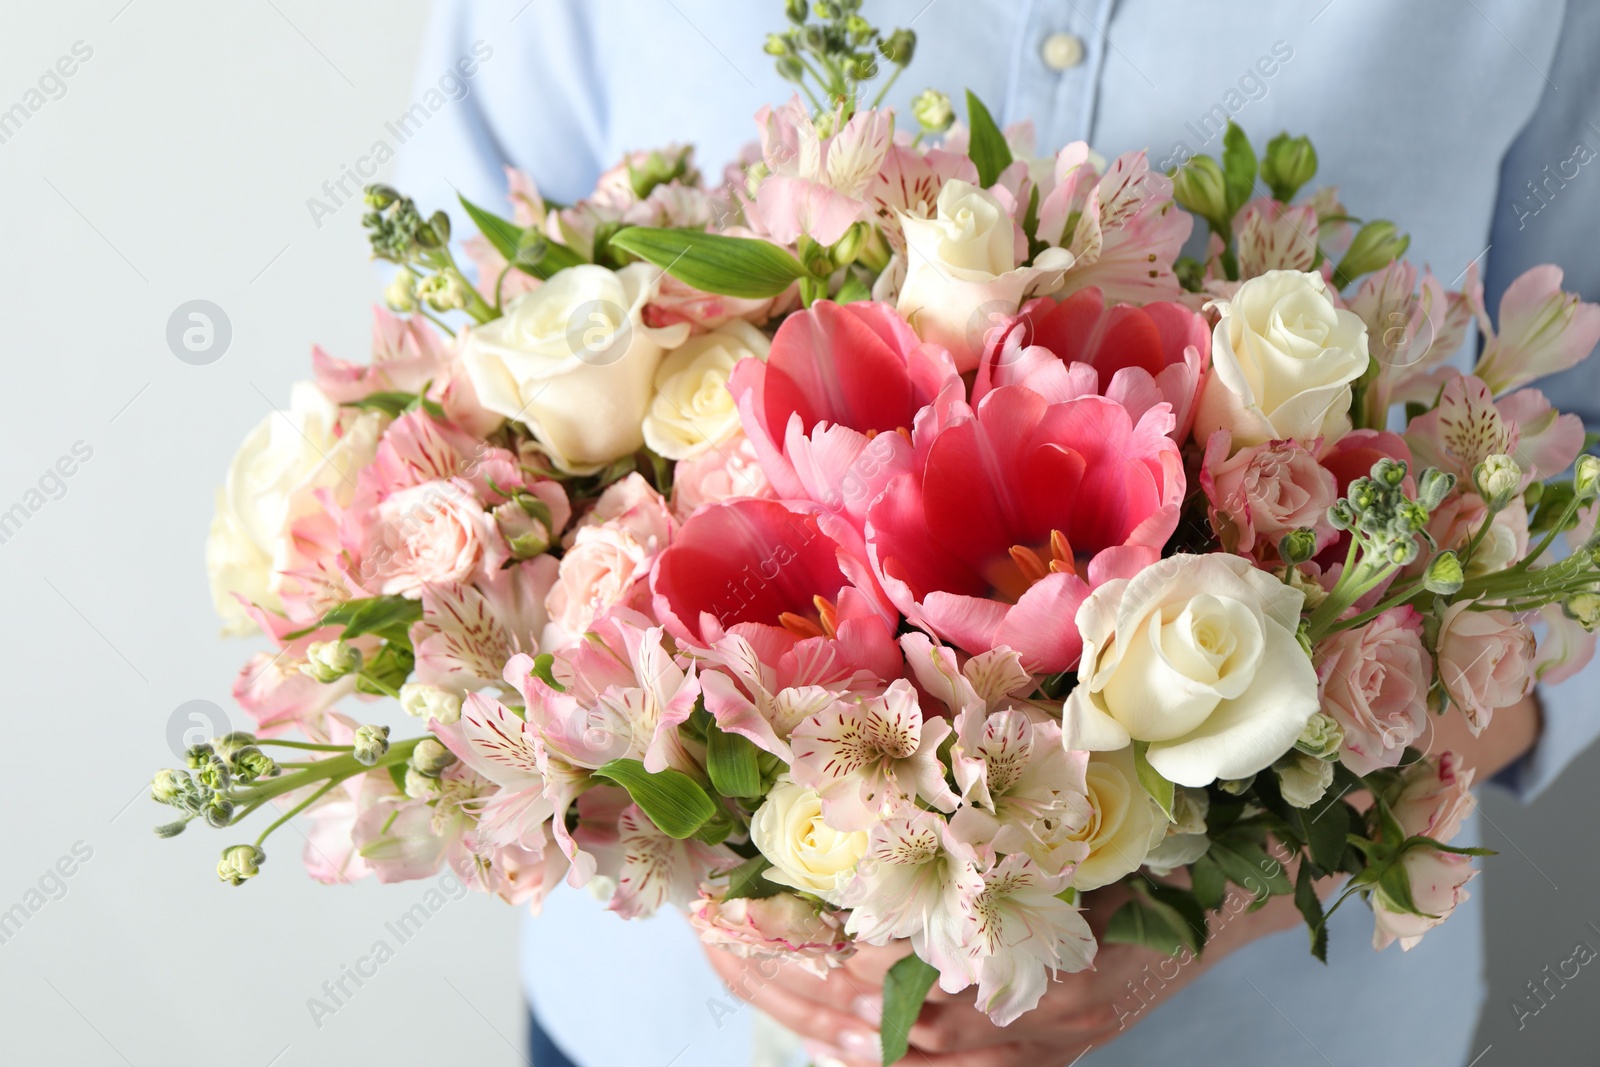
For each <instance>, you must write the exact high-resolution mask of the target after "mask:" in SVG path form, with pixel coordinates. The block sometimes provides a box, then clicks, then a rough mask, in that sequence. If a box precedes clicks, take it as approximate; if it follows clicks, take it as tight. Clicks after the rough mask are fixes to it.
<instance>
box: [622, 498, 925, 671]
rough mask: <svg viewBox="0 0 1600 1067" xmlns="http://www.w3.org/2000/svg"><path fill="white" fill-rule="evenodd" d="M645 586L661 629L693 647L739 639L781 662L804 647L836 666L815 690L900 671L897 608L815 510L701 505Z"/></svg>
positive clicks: (748, 502) (761, 504) (766, 503)
mask: <svg viewBox="0 0 1600 1067" xmlns="http://www.w3.org/2000/svg"><path fill="white" fill-rule="evenodd" d="M651 589H652V591H653V592H654V598H655V613H656V617H657V618H659V619H660V620H661V622H662V625H664V626H665V627H666V628H667V632H668V633H670V634H671V635H672V636H673V637H674V638H676V639H677V640H678V641H680V642H683V643H685V644H688V645H691V646H693V647H695V648H701V649H708V648H711V647H712V646H713V645H716V644H717V643H718V642H719V641H721V640H722V638H723V637H724V635H726V634H730V633H732V634H738V635H740V636H742V637H744V638H746V640H748V641H749V642H750V643H751V644H752V645H753V646H754V647H755V648H757V649H760V650H762V651H763V655H762V659H763V661H765V662H777V660H778V659H779V658H780V656H781V654H782V653H783V652H787V651H790V650H791V649H793V650H796V651H798V650H799V648H798V647H797V646H804V648H805V649H809V650H811V651H812V652H813V653H814V654H815V655H817V656H818V657H821V658H822V659H823V660H824V661H827V660H832V661H833V669H830V670H828V671H821V672H819V673H817V674H815V675H813V676H812V677H810V678H808V681H809V682H812V683H816V684H822V683H824V682H827V681H831V680H833V678H836V677H847V676H849V675H850V674H853V673H854V672H855V671H856V670H860V669H866V670H869V671H870V672H871V673H872V674H873V675H875V676H876V677H879V678H882V679H885V680H887V679H890V678H894V677H898V676H899V674H900V669H901V659H900V654H899V650H898V649H897V648H896V647H895V645H894V640H893V637H892V633H891V631H892V625H893V621H894V617H895V616H894V610H893V608H892V607H890V606H889V604H888V603H887V601H886V600H885V599H884V598H883V596H882V593H881V592H880V591H879V590H878V589H877V587H876V583H875V582H874V581H873V579H872V574H871V572H870V571H868V570H867V569H866V568H865V566H864V565H863V564H862V563H861V562H860V560H859V558H858V557H856V556H855V555H854V554H853V553H850V552H846V551H844V550H843V549H842V548H841V546H840V545H839V543H838V542H837V541H835V540H833V539H832V538H830V537H829V536H828V535H827V534H826V533H824V532H823V530H822V527H821V525H820V524H819V521H818V517H817V516H816V515H815V514H813V513H808V512H805V511H803V510H794V509H791V508H790V507H789V506H786V505H784V504H780V503H778V502H776V501H771V500H754V499H744V500H730V501H725V502H723V503H720V504H707V505H705V506H704V507H702V508H701V509H700V510H699V511H697V512H695V514H694V515H693V516H691V517H690V519H689V521H688V522H686V523H684V524H683V526H682V528H681V529H680V530H679V531H678V534H677V536H676V537H675V538H674V539H673V542H672V544H671V546H670V547H668V548H667V550H666V551H665V552H663V553H662V554H661V555H660V557H659V558H658V559H657V560H656V564H655V568H654V570H653V571H652V573H651ZM808 642H809V643H808Z"/></svg>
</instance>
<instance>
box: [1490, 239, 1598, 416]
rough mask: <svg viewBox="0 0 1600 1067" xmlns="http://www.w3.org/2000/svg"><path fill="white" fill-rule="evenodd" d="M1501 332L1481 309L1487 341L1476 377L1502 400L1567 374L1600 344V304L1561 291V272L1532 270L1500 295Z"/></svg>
mask: <svg viewBox="0 0 1600 1067" xmlns="http://www.w3.org/2000/svg"><path fill="white" fill-rule="evenodd" d="M1499 318H1500V330H1499V332H1498V333H1497V332H1495V330H1493V329H1492V328H1491V327H1490V326H1489V318H1488V316H1487V315H1486V314H1484V312H1483V311H1482V309H1481V306H1480V310H1479V313H1478V324H1479V326H1481V327H1482V329H1483V335H1484V337H1485V338H1487V340H1486V341H1485V343H1484V346H1483V355H1482V356H1480V357H1479V359H1478V365H1477V366H1476V367H1475V368H1473V373H1474V374H1475V375H1477V376H1478V377H1479V378H1481V379H1483V381H1484V384H1486V385H1487V386H1488V387H1489V390H1490V392H1492V393H1494V394H1495V395H1496V396H1498V395H1499V394H1501V393H1504V392H1507V391H1509V390H1511V389H1515V388H1516V387H1517V386H1519V385H1527V384H1528V383H1529V382H1531V381H1533V380H1534V379H1536V378H1543V377H1544V376H1545V375H1547V374H1555V373H1556V372H1557V371H1563V370H1566V369H1567V368H1568V367H1571V366H1573V365H1574V364H1576V363H1578V362H1579V361H1580V360H1582V359H1583V357H1585V356H1587V355H1588V354H1589V353H1590V352H1591V351H1593V350H1594V346H1595V343H1596V342H1597V341H1600V304H1590V303H1587V302H1586V301H1584V300H1582V299H1581V298H1579V297H1578V296H1577V294H1575V293H1565V292H1562V291H1561V268H1560V267H1556V266H1552V265H1550V264H1548V263H1547V264H1545V265H1544V266H1541V267H1534V268H1533V269H1532V270H1530V271H1528V272H1527V273H1525V274H1523V275H1521V276H1520V277H1519V278H1517V280H1516V281H1514V282H1512V283H1511V284H1510V285H1508V286H1506V291H1505V294H1504V295H1503V296H1501V297H1500V316H1499Z"/></svg>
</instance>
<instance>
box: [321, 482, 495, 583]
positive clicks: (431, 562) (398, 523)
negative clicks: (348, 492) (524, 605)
mask: <svg viewBox="0 0 1600 1067" xmlns="http://www.w3.org/2000/svg"><path fill="white" fill-rule="evenodd" d="M342 538H343V540H344V543H345V550H346V553H347V556H348V558H347V561H346V568H347V574H348V575H349V578H350V581H351V583H352V584H354V585H356V586H357V587H359V588H361V589H362V590H364V591H366V592H367V593H368V594H369V595H372V596H392V595H400V596H409V597H412V598H416V597H418V596H420V595H421V592H422V588H423V586H425V585H437V584H442V583H447V582H467V581H471V580H473V579H474V578H481V577H487V576H488V575H490V574H492V573H494V572H495V571H496V570H498V569H499V567H500V565H501V564H502V563H504V562H505V560H506V557H507V556H508V554H509V552H508V550H507V548H506V544H505V540H504V538H502V537H501V536H500V531H499V530H498V529H497V528H496V526H495V522H494V519H493V518H492V517H491V516H490V515H489V514H488V513H487V512H485V511H484V510H483V505H482V504H480V503H479V502H478V499H477V497H476V496H475V495H474V494H473V492H472V487H471V486H470V485H469V484H468V483H467V482H465V481H463V480H462V479H460V478H451V479H450V480H448V481H436V482H424V483H423V484H421V485H417V486H413V487H411V488H409V489H402V490H400V491H399V492H396V493H392V494H390V495H389V496H388V497H386V498H384V499H383V500H382V501H381V502H380V503H379V504H378V505H377V506H376V507H374V508H373V509H372V510H371V511H369V512H365V513H361V512H356V511H352V512H350V513H347V516H346V523H345V528H344V531H343V532H342Z"/></svg>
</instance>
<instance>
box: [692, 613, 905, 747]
mask: <svg viewBox="0 0 1600 1067" xmlns="http://www.w3.org/2000/svg"><path fill="white" fill-rule="evenodd" d="M777 648H778V652H777V657H776V661H775V662H774V663H771V664H769V663H766V662H765V661H763V660H762V658H761V655H760V653H758V652H757V651H756V647H755V646H754V645H753V644H751V642H750V640H749V639H748V638H746V637H745V636H743V635H741V634H737V633H733V634H728V635H726V636H724V637H723V638H722V640H720V641H718V642H717V644H716V647H715V648H713V649H711V650H710V651H709V652H707V653H706V655H705V663H706V666H707V667H708V668H709V667H718V668H721V669H720V670H711V669H704V670H702V671H701V674H700V688H701V692H702V693H703V695H704V697H705V705H706V711H708V712H709V713H710V714H711V717H712V718H713V719H715V720H716V723H717V725H718V726H719V727H720V728H722V729H723V730H726V731H727V732H728V733H730V734H738V735H739V736H741V737H744V738H746V739H748V740H749V741H750V742H751V743H752V744H754V745H755V746H756V747H758V748H760V749H763V750H764V751H767V752H770V753H772V754H773V755H774V756H777V757H779V758H780V759H782V760H783V762H784V763H786V764H788V763H793V762H794V754H793V753H792V752H791V751H790V749H789V735H790V733H792V732H793V731H794V728H795V727H796V726H799V725H800V724H801V723H802V722H804V721H805V720H806V719H809V718H810V717H811V716H813V715H815V714H817V713H818V712H819V711H822V710H823V709H824V708H826V707H827V706H828V705H829V704H831V703H833V701H834V700H835V699H836V698H837V697H836V694H835V693H834V692H833V691H832V690H830V689H825V688H823V687H822V686H821V685H817V684H814V683H815V681H816V680H819V679H825V680H827V681H829V682H831V683H832V684H833V685H834V686H839V685H841V684H845V685H848V684H849V683H852V682H857V681H859V682H860V683H861V684H864V685H873V684H876V682H877V679H876V678H875V677H874V676H873V675H872V674H871V673H870V672H860V673H861V675H862V677H860V678H850V679H845V680H841V679H838V678H837V677H835V675H836V673H837V672H836V671H833V670H832V669H830V667H829V664H830V661H829V660H828V659H827V658H814V657H811V656H807V655H801V654H797V649H796V648H795V647H794V646H793V645H791V644H789V643H788V642H787V641H780V642H779V643H778V646H777ZM818 668H822V669H821V670H818Z"/></svg>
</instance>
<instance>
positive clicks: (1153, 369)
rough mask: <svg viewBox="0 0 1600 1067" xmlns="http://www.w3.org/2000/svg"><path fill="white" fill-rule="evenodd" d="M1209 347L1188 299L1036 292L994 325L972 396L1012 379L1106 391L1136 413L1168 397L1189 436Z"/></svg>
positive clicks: (1045, 387) (1055, 389)
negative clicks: (1141, 301)
mask: <svg viewBox="0 0 1600 1067" xmlns="http://www.w3.org/2000/svg"><path fill="white" fill-rule="evenodd" d="M1019 327H1020V329H1019ZM1210 352H1211V331H1210V329H1209V328H1208V327H1207V326H1206V323H1205V319H1203V318H1202V317H1201V316H1199V315H1197V314H1196V313H1194V312H1193V311H1190V310H1189V309H1188V308H1186V307H1184V306H1183V305H1182V304H1169V303H1155V304H1146V305H1145V306H1143V307H1134V306H1132V305H1130V304H1115V305H1112V306H1110V307H1107V306H1106V302H1105V297H1104V294H1103V293H1102V292H1101V290H1100V289H1098V288H1089V289H1081V290H1079V291H1078V292H1076V293H1073V294H1072V295H1071V296H1069V297H1067V298H1066V299H1065V300H1061V301H1055V300H1052V299H1049V298H1040V299H1038V300H1030V301H1029V302H1028V303H1027V304H1025V305H1023V308H1022V310H1021V311H1020V312H1018V313H1017V315H1016V316H1015V317H1014V318H1012V319H1010V320H1009V321H1008V322H1006V323H1004V324H1003V325H1001V326H1000V327H999V328H996V329H992V330H990V331H989V336H988V344H987V345H986V346H985V348H984V354H983V361H982V363H981V364H980V365H979V367H978V378H977V381H976V382H974V383H973V387H972V400H973V403H977V402H978V401H980V400H982V399H983V398H984V396H985V395H987V394H988V393H989V391H990V390H992V389H997V388H1000V387H1001V386H1006V385H1025V386H1027V387H1028V388H1029V389H1032V390H1033V391H1034V392H1036V393H1038V394H1039V395H1041V396H1043V397H1044V398H1045V399H1046V400H1049V401H1051V402H1052V403H1061V402H1063V401H1067V400H1071V399H1073V398H1074V397H1077V396H1082V395H1084V394H1085V393H1104V395H1106V396H1108V397H1110V398H1111V399H1113V400H1116V401H1117V402H1118V403H1120V404H1122V405H1123V406H1124V407H1126V408H1127V409H1128V413H1129V414H1130V415H1132V416H1134V417H1135V418H1138V416H1140V415H1142V414H1143V413H1144V412H1145V411H1146V410H1147V409H1148V408H1150V407H1152V406H1153V405H1155V404H1159V403H1162V402H1163V401H1164V402H1166V403H1167V404H1168V405H1170V406H1171V408H1172V411H1173V414H1174V416H1175V417H1176V424H1175V425H1174V427H1173V437H1174V438H1176V439H1178V440H1182V439H1183V437H1184V436H1185V435H1186V434H1188V432H1189V426H1190V424H1191V423H1192V422H1193V421H1194V406H1195V399H1196V397H1197V395H1198V393H1199V390H1200V380H1201V375H1202V372H1203V371H1204V369H1205V365H1206V362H1207V360H1208V358H1209V355H1210ZM1088 368H1092V370H1090V369H1088Z"/></svg>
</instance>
